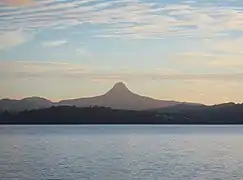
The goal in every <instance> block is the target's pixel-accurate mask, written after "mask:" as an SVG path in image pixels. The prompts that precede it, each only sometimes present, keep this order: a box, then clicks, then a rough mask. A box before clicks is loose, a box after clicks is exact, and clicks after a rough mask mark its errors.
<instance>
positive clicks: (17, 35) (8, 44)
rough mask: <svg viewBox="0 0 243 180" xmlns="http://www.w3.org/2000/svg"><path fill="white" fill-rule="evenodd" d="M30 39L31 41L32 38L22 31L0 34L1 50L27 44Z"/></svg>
mask: <svg viewBox="0 0 243 180" xmlns="http://www.w3.org/2000/svg"><path fill="white" fill-rule="evenodd" d="M29 39H31V38H30V36H29V35H27V34H26V33H24V32H22V31H20V30H19V31H10V32H6V33H0V50H6V49H10V48H12V47H15V46H18V45H20V44H23V43H25V42H27V41H28V40H29Z"/></svg>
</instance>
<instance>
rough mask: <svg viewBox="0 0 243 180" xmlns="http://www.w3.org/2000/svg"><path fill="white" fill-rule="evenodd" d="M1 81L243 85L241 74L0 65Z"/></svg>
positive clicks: (70, 66) (27, 64) (19, 63)
mask: <svg viewBox="0 0 243 180" xmlns="http://www.w3.org/2000/svg"><path fill="white" fill-rule="evenodd" d="M0 65H1V66H0V74H1V77H4V78H72V79H73V78H77V79H90V80H92V79H95V80H137V81H138V80H141V79H143V80H146V79H147V80H213V81H215V80H216V81H243V73H233V74H229V73H228V74H226V73H225V74H181V73H176V72H174V73H164V72H163V69H161V70H160V71H150V72H140V71H134V70H133V71H131V70H129V69H120V70H116V71H114V70H112V68H110V69H107V68H105V69H104V68H102V67H91V66H89V67H88V66H83V65H80V64H70V63H57V62H48V63H40V62H0ZM165 72H166V70H165Z"/></svg>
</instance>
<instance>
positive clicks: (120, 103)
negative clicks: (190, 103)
mask: <svg viewBox="0 0 243 180" xmlns="http://www.w3.org/2000/svg"><path fill="white" fill-rule="evenodd" d="M57 104H58V105H61V106H76V107H87V106H100V107H111V108H113V109H127V110H146V109H154V108H164V107H169V106H174V105H177V104H180V102H176V101H164V100H157V99H153V98H149V97H145V96H140V95H138V94H135V93H133V92H131V91H130V90H129V89H128V88H127V87H126V85H125V84H124V83H122V82H119V83H116V84H115V85H114V86H113V88H112V89H111V90H109V91H108V92H107V93H105V94H104V95H100V96H96V97H91V98H79V99H71V100H64V101H60V102H59V103H57Z"/></svg>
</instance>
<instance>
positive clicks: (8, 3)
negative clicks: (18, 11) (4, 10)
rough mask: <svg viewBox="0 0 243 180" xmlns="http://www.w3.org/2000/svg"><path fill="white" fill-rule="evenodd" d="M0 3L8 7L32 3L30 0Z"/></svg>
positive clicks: (12, 0) (10, 0)
mask: <svg viewBox="0 0 243 180" xmlns="http://www.w3.org/2000/svg"><path fill="white" fill-rule="evenodd" d="M1 2H2V3H4V4H7V5H10V6H19V5H27V4H30V3H32V2H33V1H32V0H2V1H1Z"/></svg>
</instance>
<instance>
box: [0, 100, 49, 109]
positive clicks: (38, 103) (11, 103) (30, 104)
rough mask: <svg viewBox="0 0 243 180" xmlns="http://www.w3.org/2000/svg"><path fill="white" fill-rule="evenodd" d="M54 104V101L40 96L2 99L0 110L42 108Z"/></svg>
mask: <svg viewBox="0 0 243 180" xmlns="http://www.w3.org/2000/svg"><path fill="white" fill-rule="evenodd" d="M52 105H53V102H51V101H49V100H47V99H44V98H40V97H28V98H24V99H21V100H15V99H2V100H0V111H23V110H31V109H42V108H48V107H51V106H52Z"/></svg>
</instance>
